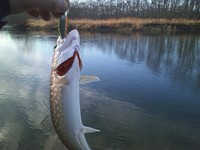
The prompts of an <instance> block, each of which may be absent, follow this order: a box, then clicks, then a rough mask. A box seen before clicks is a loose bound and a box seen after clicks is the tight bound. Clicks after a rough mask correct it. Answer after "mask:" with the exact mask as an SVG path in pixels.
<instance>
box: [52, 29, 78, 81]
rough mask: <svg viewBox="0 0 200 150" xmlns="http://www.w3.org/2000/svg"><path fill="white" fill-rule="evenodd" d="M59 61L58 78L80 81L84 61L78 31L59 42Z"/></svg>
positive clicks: (56, 69)
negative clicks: (81, 55)
mask: <svg viewBox="0 0 200 150" xmlns="http://www.w3.org/2000/svg"><path fill="white" fill-rule="evenodd" d="M55 51H56V53H57V56H56V58H57V61H56V67H55V70H54V71H55V72H56V74H57V75H58V76H61V77H63V76H65V77H66V78H67V79H68V80H73V79H75V78H77V79H78V80H79V79H80V71H81V68H82V60H81V57H80V38H79V34H78V31H77V30H74V31H72V32H70V33H68V35H67V36H66V38H64V39H62V41H61V42H60V41H57V47H56V50H55Z"/></svg>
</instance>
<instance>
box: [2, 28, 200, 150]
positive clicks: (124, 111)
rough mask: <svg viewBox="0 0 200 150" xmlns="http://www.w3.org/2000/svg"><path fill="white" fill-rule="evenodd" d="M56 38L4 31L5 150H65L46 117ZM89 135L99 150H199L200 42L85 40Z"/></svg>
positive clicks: (187, 38)
mask: <svg viewBox="0 0 200 150" xmlns="http://www.w3.org/2000/svg"><path fill="white" fill-rule="evenodd" d="M56 38H57V36H56V35H55V36H52V35H50V34H49V35H48V34H45V35H41V33H37V34H30V33H29V34H28V33H27V34H21V33H13V32H9V31H1V32H0V39H1V40H0V150H55V149H56V150H65V149H66V148H65V147H64V146H63V145H62V143H61V142H60V141H59V139H58V138H57V136H56V135H49V134H47V133H45V132H44V130H43V129H42V127H41V125H40V122H41V121H42V120H43V119H44V118H45V117H46V115H48V114H49V76H50V69H51V59H52V54H53V46H54V44H55V41H56ZM81 48H82V50H81V56H82V59H83V64H84V68H83V70H82V74H85V75H96V76H98V77H100V78H101V82H99V83H92V84H87V85H82V86H81V87H80V90H81V111H82V119H83V122H84V124H85V125H88V126H92V127H94V128H97V129H100V130H101V132H100V133H94V134H88V135H86V137H87V141H88V143H89V145H90V147H91V148H92V149H94V150H199V149H200V35H186V34H182V35H141V34H134V35H131V36H130V35H129V36H127V35H118V34H86V33H81Z"/></svg>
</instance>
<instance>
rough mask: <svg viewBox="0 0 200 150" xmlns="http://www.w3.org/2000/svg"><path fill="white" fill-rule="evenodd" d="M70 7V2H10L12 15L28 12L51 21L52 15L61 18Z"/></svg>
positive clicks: (64, 0)
mask: <svg viewBox="0 0 200 150" xmlns="http://www.w3.org/2000/svg"><path fill="white" fill-rule="evenodd" d="M69 7H70V2H69V0H10V13H11V14H15V13H20V12H27V13H28V14H29V15H31V16H33V17H38V16H41V17H42V18H43V19H44V20H46V21H48V20H50V19H51V15H50V14H51V13H52V14H53V15H54V16H55V17H60V15H61V14H63V13H64V12H65V11H66V10H67V9H68V8H69Z"/></svg>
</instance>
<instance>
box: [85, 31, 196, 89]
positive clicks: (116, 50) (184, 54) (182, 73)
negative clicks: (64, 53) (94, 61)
mask: <svg viewBox="0 0 200 150" xmlns="http://www.w3.org/2000/svg"><path fill="white" fill-rule="evenodd" d="M87 37H88V35H87ZM90 38H91V37H90ZM95 44H97V45H98V47H100V50H101V51H102V52H103V53H111V54H115V55H116V56H118V57H119V58H120V59H126V60H128V61H130V62H132V63H144V64H146V66H148V67H149V68H150V69H151V70H152V71H153V73H155V74H159V73H164V74H169V75H170V76H171V77H173V78H174V79H181V80H184V81H188V82H194V81H195V82H196V81H200V37H199V36H196V35H140V34H135V35H133V36H126V35H110V34H109V35H106V34H104V35H101V36H96V37H95ZM195 84H197V85H196V86H198V87H200V82H196V83H195Z"/></svg>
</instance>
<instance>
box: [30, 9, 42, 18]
mask: <svg viewBox="0 0 200 150" xmlns="http://www.w3.org/2000/svg"><path fill="white" fill-rule="evenodd" d="M27 14H29V15H30V16H32V17H38V16H39V15H40V13H39V11H38V10H37V9H34V10H29V11H27Z"/></svg>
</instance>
